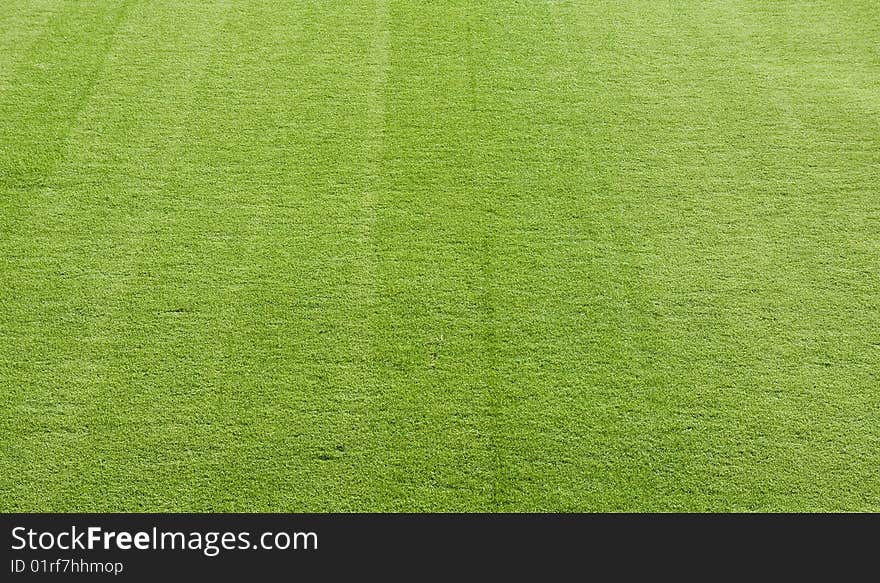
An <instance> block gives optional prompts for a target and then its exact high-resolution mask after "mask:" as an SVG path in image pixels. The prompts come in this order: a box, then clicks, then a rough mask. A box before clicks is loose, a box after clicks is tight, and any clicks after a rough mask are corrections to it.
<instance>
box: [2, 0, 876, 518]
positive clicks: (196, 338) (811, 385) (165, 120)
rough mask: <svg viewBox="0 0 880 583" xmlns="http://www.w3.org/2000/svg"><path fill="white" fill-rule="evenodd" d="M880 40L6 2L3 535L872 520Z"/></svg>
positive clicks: (715, 17)
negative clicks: (70, 528)
mask: <svg viewBox="0 0 880 583" xmlns="http://www.w3.org/2000/svg"><path fill="white" fill-rule="evenodd" d="M878 39H880V7H878V5H877V3H876V2H875V1H874V0H852V1H846V2H845V1H843V0H838V1H835V0H810V1H808V0H779V1H774V2H768V1H766V0H715V1H706V0H700V1H694V2H685V1H677V0H675V1H674V0H654V1H650V2H649V1H646V0H645V1H642V0H620V1H615V2H610V1H600V0H592V1H587V0H568V1H566V0H559V1H552V0H544V1H539V0H534V1H525V0H520V1H515V0H489V1H485V2H464V1H461V0H444V1H443V2H417V1H414V0H394V1H392V0H371V1H368V0H363V1H349V2H342V1H336V0H321V1H282V0H247V1H244V0H242V1H232V0H204V1H199V2H189V1H186V2H183V1H180V0H151V1H149V2H147V1H143V0H141V1H135V0H127V1H123V0H114V1H110V0H95V1H85V0H64V1H62V0H5V1H4V2H0V510H2V511H281V512H288V511H710V510H711V511H843V510H846V511H860V510H873V511H880V475H878V471H880V470H878V468H880V306H878V302H880V186H878V185H880V50H878V42H877V41H878Z"/></svg>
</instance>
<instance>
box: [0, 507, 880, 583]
mask: <svg viewBox="0 0 880 583" xmlns="http://www.w3.org/2000/svg"><path fill="white" fill-rule="evenodd" d="M0 527H2V530H3V532H4V534H3V537H2V540H3V545H2V562H0V581H7V580H8V581H24V580H30V579H33V578H34V577H35V576H40V577H41V578H47V577H48V578H52V579H54V580H58V581H63V580H68V579H71V578H73V579H78V580H86V579H87V580H100V579H114V580H127V581H136V580H152V581H157V580H162V579H163V578H164V579H166V580H177V578H178V577H180V578H192V577H198V578H200V579H201V580H208V581H210V580H212V579H215V578H216V579H217V580H230V579H229V578H230V577H232V578H233V579H231V580H242V579H247V578H252V577H257V579H256V580H277V579H280V580H293V579H295V578H300V577H304V576H310V577H312V576H314V577H320V579H327V578H330V577H332V576H334V575H341V574H349V575H350V574H358V573H360V574H368V573H369V574H385V575H397V576H406V575H411V576H412V578H414V579H419V578H421V577H423V576H425V575H426V574H435V575H436V574H445V575H448V576H455V575H456V574H457V575H465V574H466V575H468V577H467V578H468V579H471V578H472V577H473V576H475V575H477V574H478V573H482V574H484V575H486V574H493V575H499V574H502V573H508V574H518V575H524V574H526V573H532V574H535V575H536V576H537V575H539V574H540V575H542V576H543V577H546V576H548V575H549V574H550V573H566V572H569V573H570V572H571V571H570V570H571V569H581V570H582V571H583V572H584V573H585V574H590V573H592V574H597V573H598V571H596V569H597V568H598V567H599V566H602V568H613V569H614V570H615V572H616V573H617V574H618V575H619V576H625V575H628V574H629V575H635V574H638V573H639V572H640V571H642V570H643V569H645V568H647V567H650V568H651V569H652V570H653V571H654V572H655V573H657V572H661V571H666V572H672V573H687V572H694V570H695V569H696V565H699V564H703V563H709V564H714V565H715V566H716V568H722V569H724V570H730V569H737V568H739V569H745V570H748V566H750V565H758V564H762V563H766V562H767V561H771V562H773V563H775V564H782V565H786V564H787V561H791V562H799V564H800V565H801V566H804V565H806V564H812V563H811V561H812V562H815V561H816V560H818V559H821V558H822V557H827V558H830V557H831V555H832V553H834V552H837V553H841V554H842V556H843V557H845V559H846V561H847V565H848V566H850V567H853V566H855V564H856V562H857V561H858V559H859V558H860V557H861V558H866V557H873V556H874V554H875V553H876V548H877V542H876V541H877V540H878V539H877V534H878V533H880V518H878V515H676V514H660V515H635V514H616V515H612V514H593V515H564V514H525V515H524V514H418V515H416V514H5V515H0ZM89 527H98V528H100V531H92V532H93V533H94V535H95V537H96V538H95V541H94V545H93V548H91V549H89V548H74V549H71V550H64V549H59V548H57V546H58V545H59V544H61V545H63V546H70V545H71V541H72V538H73V537H75V536H80V538H79V543H80V545H82V546H84V547H87V546H88V536H87V534H88V532H89V531H88V529H89ZM154 529H155V530H154ZM28 531H33V534H29V532H28ZM163 532H164V533H165V538H164V539H163V538H162V536H161V534H162V533H163ZM41 533H42V534H41ZM45 533H49V534H45ZM61 533H65V534H61ZM83 533H86V534H83ZM106 533H114V534H113V535H109V536H110V538H109V542H106V541H105V538H104V537H105V536H107V535H106ZM119 533H129V534H131V537H129V536H128V535H126V534H123V535H122V536H121V538H118V537H120V535H119ZM137 533H146V534H145V535H138V534H137ZM173 533H181V534H182V535H183V540H185V541H186V544H185V546H186V547H187V548H185V549H180V548H177V547H179V546H180V541H181V540H182V539H181V538H180V537H179V536H177V535H175V534H173ZM215 533H216V534H215ZM219 533H233V534H234V535H235V537H234V539H233V538H232V536H231V535H227V537H226V539H225V542H224V539H223V538H222V536H221V535H220V534H219ZM241 533H247V534H248V536H247V537H245V538H244V539H243V538H241ZM265 533H271V534H265ZM279 533H283V534H279ZM309 533H314V536H310V535H309ZM59 535H61V536H60V537H59ZM40 536H42V539H40ZM276 536H280V538H279V539H276V538H275V537H276ZM266 537H268V538H266ZM215 539H216V540H215ZM294 539H295V540H294ZM135 540H137V542H138V544H139V545H140V546H141V547H147V548H143V549H135V548H133V547H134V541H135ZM117 543H118V544H117ZM227 543H228V544H227ZM263 543H268V546H270V547H273V548H272V549H266V548H263V547H262V546H261V545H262V544H263ZM41 544H42V545H43V546H49V545H53V546H54V548H51V549H36V550H34V549H30V548H24V549H19V550H16V548H17V547H21V546H23V545H24V546H26V547H27V546H29V545H35V546H37V547H39V546H40V545H41ZM120 545H122V547H123V548H120ZM162 545H165V546H166V548H165V549H164V550H163V549H161V548H160V547H161V546H162ZM169 545H170V547H174V548H170V547H169ZM224 545H227V546H232V545H234V546H235V548H234V549H232V548H227V549H224V548H223V546H224ZM285 545H286V546H287V547H288V548H286V549H279V548H276V547H278V546H281V547H284V546H285ZM126 546H130V547H132V548H131V549H128V550H124V547H126ZM294 546H296V547H297V548H296V550H294V548H292V547H294ZM215 547H216V548H215ZM315 547H316V548H315ZM805 561H806V563H805ZM120 564H121V565H122V571H121V573H119V574H107V571H108V570H111V571H113V570H118V569H117V567H116V566H117V565H120ZM98 565H103V567H101V570H103V571H104V572H103V573H101V572H98ZM107 565H113V566H114V567H113V568H112V569H110V568H109V567H107ZM842 566H843V565H842ZM74 568H78V569H79V571H78V572H71V570H72V569H74ZM61 569H65V570H66V572H56V571H60V570H61ZM413 569H415V570H413ZM16 570H19V571H21V572H16ZM35 571H36V572H37V573H36V575H35ZM169 578H170V579H169ZM590 578H593V577H588V579H590Z"/></svg>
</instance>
